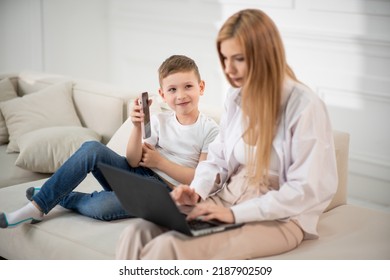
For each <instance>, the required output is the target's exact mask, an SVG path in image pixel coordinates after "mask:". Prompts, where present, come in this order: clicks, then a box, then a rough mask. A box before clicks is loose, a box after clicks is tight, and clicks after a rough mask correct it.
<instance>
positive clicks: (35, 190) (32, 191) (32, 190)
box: [26, 187, 41, 201]
mask: <svg viewBox="0 0 390 280" xmlns="http://www.w3.org/2000/svg"><path fill="white" fill-rule="evenodd" d="M40 190H41V188H36V187H29V188H28V189H27V190H26V197H27V199H28V200H30V201H32V198H33V196H34V195H36V194H37V193H38V192H39V191H40Z"/></svg>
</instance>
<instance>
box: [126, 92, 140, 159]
mask: <svg viewBox="0 0 390 280" xmlns="http://www.w3.org/2000/svg"><path fill="white" fill-rule="evenodd" d="M140 110H141V106H140V105H139V103H138V99H136V100H134V105H133V110H132V112H131V115H130V118H131V121H132V123H133V128H132V130H131V133H130V137H129V141H128V142H127V148H126V159H127V162H128V163H129V164H130V166H131V167H137V166H138V165H139V162H140V161H141V159H142V129H141V121H142V120H143V115H142V113H141V111H140Z"/></svg>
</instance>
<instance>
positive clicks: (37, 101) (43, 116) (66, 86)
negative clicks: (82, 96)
mask: <svg viewBox="0 0 390 280" xmlns="http://www.w3.org/2000/svg"><path fill="white" fill-rule="evenodd" d="M0 108H1V111H2V113H3V116H4V119H5V122H6V125H7V128H8V133H9V144H8V146H7V152H8V153H11V152H19V147H18V145H17V140H18V138H19V137H20V136H21V135H23V134H25V133H27V132H30V131H33V130H36V129H40V128H44V127H51V126H81V123H80V120H79V118H78V116H77V113H76V110H75V108H74V105H73V98H72V83H71V82H65V83H60V84H55V85H52V86H48V87H47V88H45V89H43V90H40V91H38V92H35V93H31V94H28V95H25V96H23V97H20V98H14V99H11V100H8V101H5V102H2V103H0Z"/></svg>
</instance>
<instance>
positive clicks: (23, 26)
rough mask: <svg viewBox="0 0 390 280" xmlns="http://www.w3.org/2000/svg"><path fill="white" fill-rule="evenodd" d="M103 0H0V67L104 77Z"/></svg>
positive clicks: (105, 78)
mask: <svg viewBox="0 0 390 280" xmlns="http://www.w3.org/2000/svg"><path fill="white" fill-rule="evenodd" d="M107 32H108V24H107V0H83V1H77V0H0V38H1V44H0V72H10V71H11V72H18V71H20V70H35V71H45V72H50V73H58V74H64V75H72V76H74V77H79V78H86V79H97V80H102V81H108V55H109V53H108V40H107V37H108V33H107Z"/></svg>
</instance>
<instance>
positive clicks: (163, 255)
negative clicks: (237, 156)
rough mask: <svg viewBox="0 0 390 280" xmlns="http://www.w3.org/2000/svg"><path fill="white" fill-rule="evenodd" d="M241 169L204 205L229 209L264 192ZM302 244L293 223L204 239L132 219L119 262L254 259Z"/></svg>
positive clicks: (246, 227)
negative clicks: (138, 260)
mask: <svg viewBox="0 0 390 280" xmlns="http://www.w3.org/2000/svg"><path fill="white" fill-rule="evenodd" d="M245 174H246V173H245V169H241V170H240V171H239V172H238V173H237V174H236V175H235V176H234V177H232V180H231V182H229V184H228V185H227V186H226V187H225V188H224V189H223V190H222V191H220V192H219V193H218V194H216V195H214V196H212V197H210V198H208V199H207V200H206V201H205V202H202V203H213V204H217V205H222V206H225V207H230V206H231V205H234V204H238V203H240V202H243V201H245V200H248V199H250V198H253V197H255V196H260V195H262V194H264V192H265V191H264V189H263V190H262V189H261V188H256V187H253V186H249V184H248V181H247V177H246V176H245ZM302 240H303V232H302V230H301V228H300V227H299V226H298V225H297V224H296V223H295V222H293V221H289V222H280V221H265V222H253V223H247V224H245V225H244V226H242V227H240V228H236V229H232V230H228V231H224V232H220V233H214V234H209V235H205V236H201V237H190V236H186V235H184V234H182V233H179V232H176V231H172V230H171V231H167V230H166V229H164V228H162V227H159V226H157V225H155V224H153V223H151V222H148V221H145V220H143V219H132V220H130V225H129V226H128V227H127V228H126V229H125V230H124V231H123V232H122V234H121V236H120V238H119V241H118V244H117V249H116V258H117V259H145V260H148V259H162V260H164V259H165V260H168V259H220V260H222V259H251V258H259V257H264V256H271V255H276V254H281V253H283V252H287V251H289V250H292V249H294V248H296V247H297V246H298V245H299V244H300V243H301V242H302Z"/></svg>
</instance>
